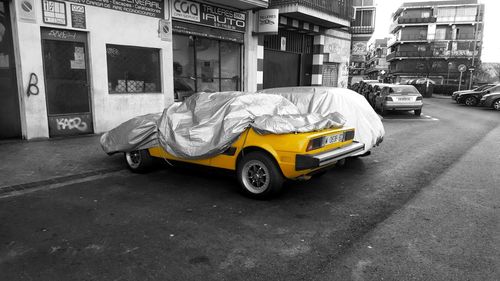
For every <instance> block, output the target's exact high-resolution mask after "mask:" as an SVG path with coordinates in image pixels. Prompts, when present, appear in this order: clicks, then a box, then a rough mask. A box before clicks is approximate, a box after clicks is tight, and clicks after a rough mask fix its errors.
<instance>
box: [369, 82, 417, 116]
mask: <svg viewBox="0 0 500 281" xmlns="http://www.w3.org/2000/svg"><path fill="white" fill-rule="evenodd" d="M423 106H424V103H423V101H422V95H421V94H420V93H419V92H418V90H417V89H416V88H415V87H413V86H411V85H390V86H385V87H384V88H382V91H381V92H380V93H379V94H377V95H376V96H375V110H379V111H380V114H381V115H385V114H386V113H387V111H393V110H405V111H409V110H413V111H414V112H415V115H417V116H420V114H421V113H422V107H423Z"/></svg>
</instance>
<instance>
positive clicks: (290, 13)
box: [258, 0, 352, 88]
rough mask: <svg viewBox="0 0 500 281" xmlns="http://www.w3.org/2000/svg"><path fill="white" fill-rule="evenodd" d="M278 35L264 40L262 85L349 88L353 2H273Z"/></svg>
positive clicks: (301, 0) (267, 86) (350, 0)
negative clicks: (348, 69) (276, 13)
mask: <svg viewBox="0 0 500 281" xmlns="http://www.w3.org/2000/svg"><path fill="white" fill-rule="evenodd" d="M269 7H270V8H275V9H278V10H279V15H280V16H279V30H278V33H277V34H273V35H265V36H264V37H263V38H262V47H263V60H262V85H259V86H258V87H259V88H261V87H262V88H271V87H282V86H310V85H325V86H333V87H337V86H339V87H346V86H347V79H348V73H347V67H348V64H349V58H348V57H349V46H350V40H351V36H350V34H349V30H348V29H349V26H350V21H351V18H352V0H339V1H316V0H271V1H270V3H269Z"/></svg>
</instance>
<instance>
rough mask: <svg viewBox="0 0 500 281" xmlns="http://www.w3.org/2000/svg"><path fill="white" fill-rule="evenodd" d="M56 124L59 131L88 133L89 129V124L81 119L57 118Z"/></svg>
mask: <svg viewBox="0 0 500 281" xmlns="http://www.w3.org/2000/svg"><path fill="white" fill-rule="evenodd" d="M56 124H57V129H58V130H60V131H61V130H74V129H76V130H78V131H81V132H86V131H87V129H88V126H87V122H85V121H82V118H80V117H72V118H66V117H63V118H56Z"/></svg>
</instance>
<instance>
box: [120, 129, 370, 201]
mask: <svg viewBox="0 0 500 281" xmlns="http://www.w3.org/2000/svg"><path fill="white" fill-rule="evenodd" d="M354 134H355V131H354V129H353V128H341V129H326V130H322V131H319V132H308V133H299V134H293V133H292V134H279V135H278V134H268V135H261V134H259V133H257V132H255V130H253V129H251V128H249V129H247V130H245V132H243V134H241V136H240V137H239V138H238V139H237V140H236V142H234V143H233V144H232V145H231V147H230V148H229V149H228V150H227V151H226V152H224V153H222V154H220V155H217V156H214V157H209V158H203V159H197V160H187V159H183V158H179V157H176V156H174V155H172V154H170V153H168V152H167V151H166V150H165V149H163V148H162V147H161V146H156V147H152V148H149V149H143V150H134V151H129V152H125V161H126V163H127V166H128V168H129V169H130V170H132V171H133V172H144V171H147V170H149V169H151V168H152V165H153V159H154V158H157V159H167V160H173V161H181V162H188V163H192V164H199V165H204V166H210V167H215V168H222V169H227V170H232V171H235V172H236V176H237V178H238V181H239V182H240V184H241V187H242V191H243V192H244V193H245V194H246V195H248V196H250V197H253V198H258V199H263V198H269V197H271V196H273V195H276V194H277V193H278V192H279V191H280V190H281V188H282V185H283V182H284V181H285V179H307V178H308V177H310V176H311V175H313V174H314V173H315V172H316V173H317V172H321V170H324V169H327V168H331V167H332V166H333V165H334V164H335V163H337V162H338V161H342V160H343V159H345V158H347V157H350V156H353V155H354V154H356V153H357V152H360V151H362V150H363V149H364V145H363V144H361V143H358V142H353V138H354Z"/></svg>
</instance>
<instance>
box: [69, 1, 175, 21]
mask: <svg viewBox="0 0 500 281" xmlns="http://www.w3.org/2000/svg"><path fill="white" fill-rule="evenodd" d="M66 1H68V2H73V3H77V4H85V5H90V6H94V7H99V8H106V9H111V10H116V11H121V12H126V13H131V14H138V15H143V16H148V17H153V18H160V19H163V18H164V16H165V4H164V1H165V0H66Z"/></svg>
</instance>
